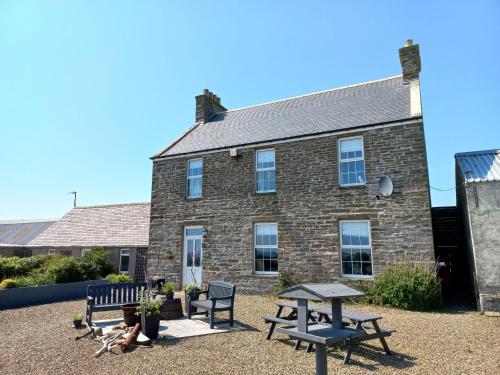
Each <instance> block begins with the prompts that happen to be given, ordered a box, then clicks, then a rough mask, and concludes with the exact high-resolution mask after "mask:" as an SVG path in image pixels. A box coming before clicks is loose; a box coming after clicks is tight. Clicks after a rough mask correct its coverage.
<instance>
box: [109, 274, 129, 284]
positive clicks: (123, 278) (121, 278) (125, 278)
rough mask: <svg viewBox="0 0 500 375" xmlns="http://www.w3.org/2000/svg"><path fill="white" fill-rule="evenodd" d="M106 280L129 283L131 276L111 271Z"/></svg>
mask: <svg viewBox="0 0 500 375" xmlns="http://www.w3.org/2000/svg"><path fill="white" fill-rule="evenodd" d="M106 280H108V281H109V282H110V284H116V283H127V282H129V281H130V277H129V276H128V275H124V274H122V273H110V274H109V275H108V276H106Z"/></svg>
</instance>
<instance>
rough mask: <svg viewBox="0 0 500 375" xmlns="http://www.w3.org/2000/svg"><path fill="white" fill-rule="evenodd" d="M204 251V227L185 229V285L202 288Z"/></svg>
mask: <svg viewBox="0 0 500 375" xmlns="http://www.w3.org/2000/svg"><path fill="white" fill-rule="evenodd" d="M202 249H203V227H200V226H189V227H185V228H184V259H183V264H184V267H183V278H182V281H183V284H184V285H187V284H196V285H197V286H201V262H202Z"/></svg>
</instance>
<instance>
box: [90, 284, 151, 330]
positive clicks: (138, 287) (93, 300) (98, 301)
mask: <svg viewBox="0 0 500 375" xmlns="http://www.w3.org/2000/svg"><path fill="white" fill-rule="evenodd" d="M147 287H148V286H147V283H146V282H138V283H116V284H104V285H89V286H88V287H87V312H86V321H87V324H88V325H89V327H92V314H93V313H94V312H98V311H111V310H119V309H120V308H121V306H122V305H124V304H127V303H138V302H139V298H140V295H141V292H142V291H145V290H147Z"/></svg>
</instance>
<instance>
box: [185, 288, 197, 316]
mask: <svg viewBox="0 0 500 375" xmlns="http://www.w3.org/2000/svg"><path fill="white" fill-rule="evenodd" d="M200 292H201V289H200V288H198V287H197V286H196V284H194V283H193V284H188V285H186V286H185V287H184V293H185V301H186V307H187V306H189V312H190V313H195V312H197V311H198V309H197V308H196V307H194V306H190V303H189V302H191V301H198V300H199V299H200Z"/></svg>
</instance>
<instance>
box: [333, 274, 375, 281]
mask: <svg viewBox="0 0 500 375" xmlns="http://www.w3.org/2000/svg"><path fill="white" fill-rule="evenodd" d="M341 278H342V279H346V280H373V278H374V277H373V275H342V276H341Z"/></svg>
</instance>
